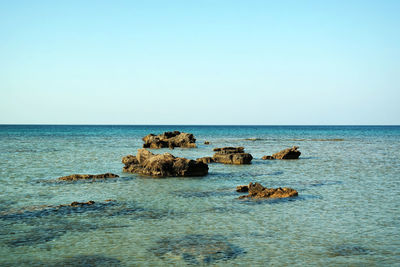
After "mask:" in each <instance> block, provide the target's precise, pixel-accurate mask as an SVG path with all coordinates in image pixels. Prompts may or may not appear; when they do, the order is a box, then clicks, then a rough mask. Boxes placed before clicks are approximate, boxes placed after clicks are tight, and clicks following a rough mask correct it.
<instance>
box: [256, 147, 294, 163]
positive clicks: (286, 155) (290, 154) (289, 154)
mask: <svg viewBox="0 0 400 267" xmlns="http://www.w3.org/2000/svg"><path fill="white" fill-rule="evenodd" d="M298 148H299V147H298V146H294V147H292V148H287V149H285V150H282V151H279V152H278V153H275V154H273V155H272V156H264V157H262V159H264V160H266V159H298V158H299V156H300V155H301V152H300V151H298V150H297V149H298Z"/></svg>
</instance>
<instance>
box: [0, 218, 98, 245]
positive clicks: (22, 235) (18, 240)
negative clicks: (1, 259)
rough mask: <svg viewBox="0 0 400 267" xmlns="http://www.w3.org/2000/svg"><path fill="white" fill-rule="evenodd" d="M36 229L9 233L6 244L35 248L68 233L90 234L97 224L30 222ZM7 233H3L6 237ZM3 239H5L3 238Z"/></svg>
mask: <svg viewBox="0 0 400 267" xmlns="http://www.w3.org/2000/svg"><path fill="white" fill-rule="evenodd" d="M30 223H31V224H32V225H33V226H34V227H33V228H31V229H27V230H26V231H23V232H21V231H17V232H11V231H10V232H9V233H8V234H7V235H6V240H5V244H7V245H8V246H11V247H19V246H35V245H39V244H44V243H47V242H50V241H53V240H55V239H58V238H60V237H61V236H63V235H65V234H66V233H67V232H88V231H90V230H96V229H97V228H98V226H97V225H96V224H90V223H87V222H82V221H71V220H64V221H61V222H60V221H59V220H58V222H53V221H48V220H44V221H43V220H36V221H31V222H30ZM4 234H5V233H3V235H4ZM2 239H3V238H2Z"/></svg>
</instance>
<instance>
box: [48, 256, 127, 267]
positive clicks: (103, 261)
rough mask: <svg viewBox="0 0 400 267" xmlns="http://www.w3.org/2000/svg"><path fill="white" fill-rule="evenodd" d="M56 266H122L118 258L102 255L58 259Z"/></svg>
mask: <svg viewBox="0 0 400 267" xmlns="http://www.w3.org/2000/svg"><path fill="white" fill-rule="evenodd" d="M54 266H85V267H92V266H93V267H99V266H100V267H102V266H104V267H108V266H122V265H121V261H120V260H118V259H116V258H111V257H105V256H102V255H80V256H74V257H70V258H65V259H63V260H57V261H56V262H55V263H54Z"/></svg>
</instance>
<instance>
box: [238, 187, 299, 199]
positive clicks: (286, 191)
mask: <svg viewBox="0 0 400 267" xmlns="http://www.w3.org/2000/svg"><path fill="white" fill-rule="evenodd" d="M239 187H240V188H245V187H247V189H248V192H249V194H248V195H245V196H240V197H239V198H255V199H258V198H286V197H295V196H298V192H297V191H296V190H294V189H292V188H288V187H283V188H282V187H279V188H266V187H264V186H262V185H261V184H259V183H254V184H253V183H250V184H249V185H248V186H246V185H242V186H238V187H236V188H237V189H238V188H239ZM243 190H244V189H243ZM238 192H239V191H238ZM242 192H243V191H242Z"/></svg>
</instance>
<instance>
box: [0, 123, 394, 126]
mask: <svg viewBox="0 0 400 267" xmlns="http://www.w3.org/2000/svg"><path fill="white" fill-rule="evenodd" d="M0 126H400V124H106V123H104V124H103V123H100V124H92V123H90V124H83V123H0Z"/></svg>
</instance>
